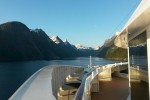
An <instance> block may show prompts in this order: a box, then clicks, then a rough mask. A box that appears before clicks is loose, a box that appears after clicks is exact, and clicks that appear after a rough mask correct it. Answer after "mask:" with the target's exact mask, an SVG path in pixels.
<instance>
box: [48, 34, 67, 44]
mask: <svg viewBox="0 0 150 100" xmlns="http://www.w3.org/2000/svg"><path fill="white" fill-rule="evenodd" d="M50 39H51V40H52V41H53V42H54V43H56V44H60V43H62V44H63V43H64V42H63V41H62V40H61V39H60V38H59V37H58V36H51V37H50Z"/></svg>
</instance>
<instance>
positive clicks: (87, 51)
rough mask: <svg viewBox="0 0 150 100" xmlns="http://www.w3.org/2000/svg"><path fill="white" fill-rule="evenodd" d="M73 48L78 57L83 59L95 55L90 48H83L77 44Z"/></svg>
mask: <svg viewBox="0 0 150 100" xmlns="http://www.w3.org/2000/svg"><path fill="white" fill-rule="evenodd" d="M75 48H76V49H77V51H78V55H79V56H81V57H84V56H95V55H96V50H94V49H93V48H91V47H85V46H83V45H81V44H77V45H75Z"/></svg>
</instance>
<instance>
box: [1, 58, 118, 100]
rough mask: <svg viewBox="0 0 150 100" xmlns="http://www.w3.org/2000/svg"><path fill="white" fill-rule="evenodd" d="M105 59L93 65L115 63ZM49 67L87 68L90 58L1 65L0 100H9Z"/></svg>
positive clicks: (99, 59)
mask: <svg viewBox="0 0 150 100" xmlns="http://www.w3.org/2000/svg"><path fill="white" fill-rule="evenodd" d="M115 62H116V61H110V60H106V59H103V58H97V57H94V58H92V65H93V66H95V65H105V64H110V63H115ZM48 65H71V66H82V67H86V66H88V65H89V58H88V57H78V58H68V59H64V60H52V61H26V62H11V63H0V100H7V99H8V98H9V97H10V96H11V95H12V94H13V93H14V92H15V91H16V90H17V89H18V88H19V87H20V86H21V85H22V84H23V83H24V82H25V80H27V79H28V78H29V77H30V76H31V75H32V74H33V73H35V72H36V71H37V70H39V69H41V68H42V67H45V66H48Z"/></svg>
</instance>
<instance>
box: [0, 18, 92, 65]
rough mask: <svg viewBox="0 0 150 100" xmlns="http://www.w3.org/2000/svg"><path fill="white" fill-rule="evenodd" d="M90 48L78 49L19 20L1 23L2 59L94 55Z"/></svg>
mask: <svg viewBox="0 0 150 100" xmlns="http://www.w3.org/2000/svg"><path fill="white" fill-rule="evenodd" d="M93 52H94V50H92V49H90V48H85V49H80V50H79V49H77V48H76V47H75V46H74V45H72V44H70V43H69V42H68V41H67V40H66V41H64V42H63V41H62V40H61V39H60V38H59V37H58V36H52V37H49V36H47V34H46V33H45V32H44V31H43V30H42V29H29V28H28V27H27V26H26V25H25V24H23V23H21V22H17V21H12V22H7V23H3V24H0V61H1V62H5V61H28V60H52V59H62V58H66V57H81V56H89V55H93Z"/></svg>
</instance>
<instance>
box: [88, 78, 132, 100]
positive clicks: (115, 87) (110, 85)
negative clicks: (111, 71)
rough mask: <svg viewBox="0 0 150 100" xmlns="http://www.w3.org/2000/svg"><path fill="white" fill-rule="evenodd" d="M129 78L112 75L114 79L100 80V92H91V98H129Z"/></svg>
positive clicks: (125, 99) (103, 99)
mask: <svg viewBox="0 0 150 100" xmlns="http://www.w3.org/2000/svg"><path fill="white" fill-rule="evenodd" d="M128 82H129V81H128V79H124V78H119V77H112V81H109V82H108V81H107V82H106V81H105V82H100V87H99V90H100V92H98V93H96V92H94V93H91V100H127V98H128V96H129V83H128Z"/></svg>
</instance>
